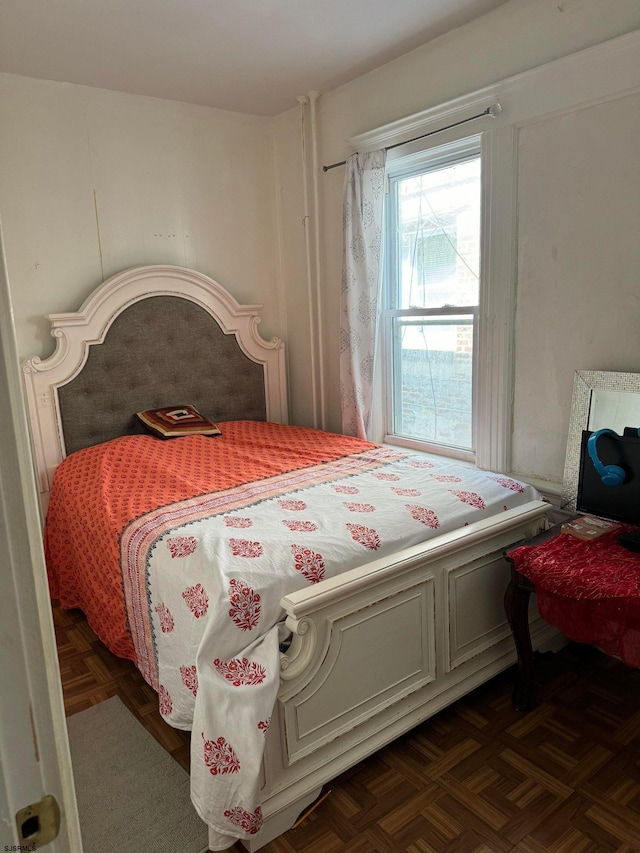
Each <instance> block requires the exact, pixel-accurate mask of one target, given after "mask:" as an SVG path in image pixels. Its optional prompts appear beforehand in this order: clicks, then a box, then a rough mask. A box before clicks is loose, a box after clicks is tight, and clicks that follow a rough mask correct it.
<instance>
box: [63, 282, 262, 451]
mask: <svg viewBox="0 0 640 853" xmlns="http://www.w3.org/2000/svg"><path fill="white" fill-rule="evenodd" d="M58 400H59V404H60V420H61V423H62V430H63V435H64V443H65V449H66V451H67V453H73V451H74V450H79V449H80V448H82V447H87V446H88V445H90V444H98V443H99V442H102V441H108V440H109V439H111V438H117V437H118V436H120V435H130V434H134V433H141V432H144V428H143V427H142V426H141V425H140V423H139V422H138V420H137V418H136V417H135V413H136V412H139V411H141V410H143V409H151V408H158V407H160V406H178V405H185V404H191V405H193V406H195V407H196V408H197V409H198V410H199V411H200V412H201V413H202V414H203V415H206V416H207V417H208V418H210V419H211V420H213V421H228V420H241V419H248V420H258V421H263V420H266V417H267V407H266V394H265V386H264V368H263V366H262V365H261V364H256V362H255V361H251V359H250V358H248V356H246V355H245V353H243V352H242V350H241V349H240V347H239V346H238V343H237V341H236V339H235V336H234V335H225V334H224V332H223V331H222V329H221V328H220V326H219V325H218V323H217V322H216V321H215V320H214V319H213V318H212V317H211V315H210V314H209V313H208V312H207V311H205V310H204V309H203V308H201V307H200V306H199V305H196V304H195V303H193V302H190V301H189V300H187V299H181V298H179V297H177V296H154V297H149V298H147V299H142V300H141V301H140V302H136V303H134V304H133V305H131V306H130V307H129V308H127V309H126V310H125V311H123V312H122V313H121V314H120V315H119V316H118V317H117V318H116V319H115V320H114V321H113V323H112V324H111V326H110V328H109V331H108V332H107V335H106V337H105V339H104V342H103V343H101V344H96V345H94V346H90V347H89V354H88V356H87V361H86V363H85V365H84V367H83V368H82V371H81V372H80V373H79V374H78V375H77V376H76V377H75V378H74V379H72V380H71V381H70V382H68V383H67V384H66V385H62V386H60V387H59V388H58Z"/></svg>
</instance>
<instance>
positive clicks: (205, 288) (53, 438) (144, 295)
mask: <svg viewBox="0 0 640 853" xmlns="http://www.w3.org/2000/svg"><path fill="white" fill-rule="evenodd" d="M154 296H174V297H179V298H182V299H186V300H190V301H191V302H193V303H195V304H196V305H199V306H200V307H201V308H203V309H205V310H206V311H207V312H208V313H209V314H210V315H211V317H212V318H213V320H215V322H216V323H217V324H218V326H219V327H220V329H221V330H222V332H224V334H225V335H231V334H233V335H235V338H236V341H237V343H238V346H239V347H240V349H241V351H242V352H243V353H244V355H245V356H246V357H247V358H248V359H250V360H251V361H252V362H255V363H256V364H259V365H262V366H263V370H264V383H265V400H266V417H267V420H270V421H274V422H276V423H287V419H288V414H287V390H286V368H285V360H284V343H283V342H282V340H280V339H279V338H272V339H271V340H270V341H266V340H264V339H263V338H262V337H261V336H260V334H259V332H258V324H259V322H260V316H259V313H260V310H261V309H262V307H263V306H262V305H240V304H239V303H238V302H237V301H236V300H235V299H234V297H233V296H231V294H230V293H229V292H228V291H227V290H225V288H224V287H222V285H220V284H219V283H218V282H216V281H214V280H213V279H211V278H209V277H208V276H206V275H203V274H202V273H199V272H196V271H195V270H190V269H186V268H183V267H177V266H168V265H149V266H142V267H135V268H133V269H128V270H125V271H124V272H121V273H118V274H117V275H114V276H113V277H111V278H109V279H108V280H107V281H105V282H104V283H103V284H102V285H100V287H98V288H97V289H96V290H95V291H94V292H93V294H92V295H91V296H90V297H89V298H88V299H87V300H86V301H85V302H84V304H83V305H82V307H81V308H80V310H79V311H77V312H74V313H68V314H51V315H49V321H50V322H51V335H52V336H53V337H54V338H55V340H56V349H55V351H54V353H53V354H52V355H51V356H50V357H49V358H47V359H44V360H42V359H40V358H39V357H38V356H35V357H33V358H31V359H29V360H28V361H26V362H25V363H24V364H23V368H22V369H23V376H24V384H25V391H26V398H27V407H28V411H29V420H30V426H31V435H32V442H33V450H34V456H35V464H36V469H37V477H38V484H39V488H40V491H41V493H43V497H44V498H45V504H46V497H45V494H46V493H48V492H49V490H50V488H51V482H52V477H53V472H54V471H55V469H56V467H57V466H58V465H59V464H60V462H61V461H62V460H63V459H64V458H65V456H66V455H67V451H66V448H65V439H64V429H63V423H62V419H61V411H60V405H59V399H58V389H59V388H60V387H62V386H64V385H66V384H67V383H68V382H70V381H71V380H72V379H74V378H75V377H77V376H78V375H79V374H80V372H81V371H82V369H83V367H84V366H85V364H86V362H87V358H88V356H89V350H90V347H91V346H93V345H96V344H101V343H103V342H104V340H105V337H106V335H107V332H108V331H109V328H110V327H111V325H112V323H113V322H114V320H115V319H116V318H117V317H118V316H119V315H120V314H122V313H123V312H124V311H125V310H126V309H127V308H129V307H130V306H132V305H134V304H135V303H138V302H140V301H142V300H145V299H149V298H150V297H154ZM186 369H187V371H188V369H189V366H188V365H187V366H186ZM211 370H212V372H215V364H212V366H211ZM183 402H189V401H183Z"/></svg>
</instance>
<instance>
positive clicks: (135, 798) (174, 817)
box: [67, 697, 209, 853]
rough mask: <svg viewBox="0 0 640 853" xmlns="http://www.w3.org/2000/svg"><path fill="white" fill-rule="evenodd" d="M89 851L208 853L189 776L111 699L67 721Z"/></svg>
mask: <svg viewBox="0 0 640 853" xmlns="http://www.w3.org/2000/svg"><path fill="white" fill-rule="evenodd" d="M67 728H68V730H69V743H70V746H71V758H72V763H73V775H74V778H75V784H76V796H77V799H78V810H79V812H80V828H81V831H82V841H83V847H84V851H85V853H114V851H118V853H139V851H141V850H153V851H154V853H176V851H180V853H204V851H206V850H208V849H209V848H208V843H207V841H208V835H207V827H206V826H205V824H204V823H203V822H202V820H201V819H200V818H199V817H198V815H197V813H196V811H195V809H194V807H193V805H192V803H191V799H190V798H189V776H188V774H187V773H186V771H185V770H183V768H182V767H181V766H180V765H179V764H178V763H177V761H175V759H173V758H172V757H171V756H170V755H169V753H167V752H166V751H165V750H164V749H163V748H162V747H161V746H160V744H159V743H158V742H157V741H156V740H155V738H154V737H153V736H152V735H151V734H150V733H149V732H148V731H147V730H146V729H145V728H144V726H142V725H141V723H139V722H138V720H136V718H135V717H134V716H133V715H132V714H131V713H130V712H129V711H128V710H127V709H126V708H125V706H124V705H123V704H122V702H121V701H120V699H118V698H117V697H113V698H112V699H107V700H106V701H105V702H101V703H100V704H99V705H95V706H93V707H92V708H88V709H87V710H86V711H80V713H78V714H74V715H73V716H71V717H69V718H68V719H67Z"/></svg>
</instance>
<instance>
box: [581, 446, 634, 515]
mask: <svg viewBox="0 0 640 853" xmlns="http://www.w3.org/2000/svg"><path fill="white" fill-rule="evenodd" d="M590 435H591V432H590V431H588V430H585V431H583V433H582V444H581V448H580V474H579V479H578V497H577V500H576V509H577V511H578V512H582V513H588V514H590V515H597V516H599V517H600V518H609V519H612V520H613V521H621V522H623V523H624V524H634V525H640V438H639V437H638V435H637V434H636V435H635V436H632V435H624V436H617V435H609V434H606V433H605V434H603V435H600V436H599V437H598V442H597V450H598V458H599V460H600V462H601V463H602V464H603V465H618V466H619V467H620V468H622V469H623V471H624V473H625V478H624V482H623V483H622V485H620V486H605V485H604V483H603V482H602V478H601V476H600V474H599V473H598V471H596V468H595V466H594V463H593V461H592V459H591V457H590V456H589V453H588V450H587V442H588V440H589V436H590Z"/></svg>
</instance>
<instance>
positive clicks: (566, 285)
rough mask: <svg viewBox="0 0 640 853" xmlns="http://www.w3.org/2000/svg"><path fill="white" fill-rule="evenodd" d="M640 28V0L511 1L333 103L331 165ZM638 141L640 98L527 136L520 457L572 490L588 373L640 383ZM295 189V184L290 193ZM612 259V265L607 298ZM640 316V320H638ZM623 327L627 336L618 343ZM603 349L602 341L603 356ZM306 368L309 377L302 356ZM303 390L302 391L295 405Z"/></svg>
mask: <svg viewBox="0 0 640 853" xmlns="http://www.w3.org/2000/svg"><path fill="white" fill-rule="evenodd" d="M612 8H613V9H614V11H612ZM639 28H640V4H638V3H637V2H635V0H616V2H615V3H613V4H612V2H611V0H566V2H557V0H535V2H531V0H510V2H507V3H505V4H504V5H502V6H500V7H498V8H497V9H495V10H494V11H493V12H491V13H489V14H487V15H485V16H484V17H482V18H480V19H478V20H476V21H474V22H473V23H471V24H469V25H466V26H464V27H461V28H460V29H458V30H455V31H453V32H451V33H449V34H448V35H446V36H443V37H442V38H440V39H437V40H436V41H434V42H431V43H429V44H426V45H424V46H423V47H421V48H419V49H418V50H415V51H413V52H412V53H410V54H408V55H406V56H405V57H402V58H400V59H398V60H395V61H394V62H392V63H390V64H388V65H385V66H383V67H381V68H379V69H377V70H376V71H374V72H371V73H370V74H367V75H364V76H362V77H360V78H358V79H357V80H355V81H353V82H352V83H349V84H347V85H345V86H343V87H341V88H340V89H337V90H335V91H333V92H329V93H325V94H323V95H322V97H321V99H320V101H319V136H318V147H319V158H320V163H324V164H330V163H333V162H336V161H339V160H343V159H344V158H345V156H347V155H348V154H349V153H350V152H351V148H350V146H349V139H350V138H351V137H352V136H354V135H357V134H359V133H363V132H365V131H368V130H372V129H374V128H377V127H380V126H382V125H385V124H387V123H390V122H392V121H395V120H398V119H402V118H404V117H406V116H409V115H411V114H415V113H418V112H421V111H423V110H425V109H427V108H429V107H433V106H437V105H439V104H443V103H445V102H447V101H448V100H451V99H453V98H456V97H460V96H463V95H466V94H469V93H471V92H474V91H476V90H478V89H480V88H483V87H485V86H487V85H490V84H492V83H495V82H498V81H500V80H502V79H505V78H507V77H511V76H513V75H515V74H518V73H521V72H523V71H527V70H529V69H531V68H534V67H537V66H539V65H542V64H544V63H547V62H550V61H552V60H554V59H557V58H560V57H562V56H565V55H569V54H571V53H574V52H576V51H578V50H581V49H583V48H586V47H590V46H592V45H596V44H599V43H601V42H603V41H606V40H608V39H610V38H614V37H616V36H618V35H622V34H624V33H626V32H631V31H633V30H636V29H639ZM634 116H635V117H634ZM634 125H635V126H634ZM287 130H288V129H287V126H286V122H285V121H284V118H283V117H280V119H279V121H278V122H277V123H276V124H275V140H276V159H277V162H278V164H279V178H278V179H279V181H280V183H281V185H284V186H285V187H286V186H287V184H288V183H289V179H291V185H293V182H294V181H297V180H298V176H297V174H296V175H295V176H293V175H291V176H290V175H289V173H288V172H287V170H286V163H285V160H286V153H285V152H286V150H287V147H286V146H287V143H288V141H289V137H288V136H287ZM587 137H588V140H587ZM637 139H638V126H637V102H636V101H631V100H629V101H627V102H626V103H625V102H623V101H620V103H619V104H617V105H614V104H610V105H606V106H601V107H593V108H590V109H588V110H585V111H581V112H580V113H576V114H575V115H573V116H571V117H568V116H558V117H554V118H550V119H549V120H548V121H547V122H544V123H542V124H540V125H536V126H535V127H533V126H532V127H530V128H527V129H526V130H525V131H523V132H522V135H521V151H520V152H519V153H520V156H521V166H520V187H519V206H520V216H521V218H520V229H519V238H518V244H519V246H518V247H519V251H520V262H519V273H518V303H517V317H516V334H517V340H516V346H517V353H516V365H515V366H516V378H515V395H516V396H515V410H514V435H513V459H512V469H513V471H514V472H516V473H521V474H526V475H527V476H530V477H532V478H540V479H542V480H547V481H551V482H552V483H553V482H555V483H559V482H560V481H561V478H562V469H563V465H564V453H565V445H566V434H567V427H568V419H569V407H570V396H571V385H572V378H573V371H574V369H576V368H583V369H586V368H587V367H590V368H593V369H596V368H597V369H616V370H633V371H640V337H639V336H638V334H637V333H635V334H631V329H632V327H633V324H634V323H636V324H637V320H638V314H637V302H636V301H635V300H636V299H637V297H636V296H634V293H636V292H637V290H638V288H637V284H632V280H631V279H632V275H633V273H632V272H631V271H632V270H633V269H634V268H635V270H637V269H638V263H637V261H638V248H637V243H638V241H637V233H638V228H637V224H638V209H637V198H638V197H639V194H638V185H637V180H638V174H639V171H640V170H638V169H637V167H636V161H637ZM609 147H611V150H612V152H614V153H613V158H615V160H616V161H617V162H616V166H615V167H614V168H613V169H612V170H610V169H609V164H608V163H607V158H606V152H607V150H608V149H609ZM625 163H626V164H628V165H629V169H628V170H627V171H625V168H624V164H625ZM634 168H635V171H634V172H633V174H631V171H633V169H634ZM342 181H343V169H342V168H337V169H334V170H332V171H330V172H327V173H326V174H323V173H320V175H319V190H320V207H321V242H320V252H321V268H322V275H321V291H322V296H323V304H322V309H323V318H322V319H323V323H322V325H323V328H324V330H325V334H324V350H325V353H326V357H325V361H324V370H325V383H324V384H325V387H326V389H327V400H326V404H327V426H328V428H330V429H333V430H336V431H337V430H339V429H340V402H339V372H338V367H339V348H338V343H339V341H338V319H339V302H340V279H341V273H340V266H341V253H342V240H341V222H342V213H341V204H342ZM290 189H291V187H290V186H289V187H288V188H287V189H283V188H282V186H281V192H288V190H290ZM603 193H604V196H603ZM603 197H604V198H605V199H606V209H607V211H608V212H609V213H610V216H611V219H610V221H609V223H608V224H607V226H606V229H605V230H606V239H607V241H608V247H607V250H606V252H604V251H603V247H602V242H603V237H604V232H601V231H600V226H601V224H602V222H601V217H600V215H599V214H598V206H599V203H600V201H601V199H602V198H603ZM618 201H619V203H618ZM550 212H551V214H552V215H550V216H549V215H548V214H549V213H550ZM282 225H283V230H284V231H285V232H286V230H287V229H292V228H293V227H295V222H294V221H293V220H288V219H287V217H286V215H285V217H284V218H283V220H282ZM552 245H556V246H557V247H558V257H557V259H555V260H552V259H551V257H550V252H551V248H552ZM543 254H545V258H544V260H543V259H542V255H543ZM605 257H606V262H607V263H609V264H610V267H609V269H608V272H607V274H606V276H605V279H606V289H607V293H608V296H607V297H606V299H604V298H603V296H602V291H603V284H604V282H603V274H604V270H603V265H604V263H605ZM550 272H552V273H553V274H552V275H550ZM302 274H303V273H302V269H298V270H296V269H294V268H293V267H291V266H290V267H288V268H287V269H285V270H284V289H285V294H286V300H287V305H289V304H290V300H292V299H294V298H296V295H297V294H298V292H299V291H298V288H299V281H300V280H301V277H302ZM576 303H579V307H577V308H576V307H575V306H576ZM633 307H635V309H636V311H635V314H631V313H630V309H631V308H633ZM605 313H606V315H607V316H606V320H604V321H603V319H602V318H603V314H605ZM632 318H633V319H632ZM615 328H619V329H620V332H618V333H617V334H612V333H611V331H610V330H612V329H615ZM605 330H606V331H605ZM592 339H595V341H596V343H595V345H594V346H591V347H590V346H589V343H588V342H589V341H590V340H592ZM300 343H301V342H300ZM298 370H299V372H300V373H302V372H303V371H308V356H307V357H306V358H305V357H304V356H303V355H302V350H301V351H300V353H299V364H298ZM308 375H310V372H308ZM297 391H298V387H297V386H296V384H295V383H293V385H292V396H293V398H294V399H295V397H296V393H297ZM298 417H299V419H300V420H301V421H304V422H309V421H310V419H311V414H310V412H309V410H308V409H306V408H305V409H302V410H300V411H299V412H298Z"/></svg>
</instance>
